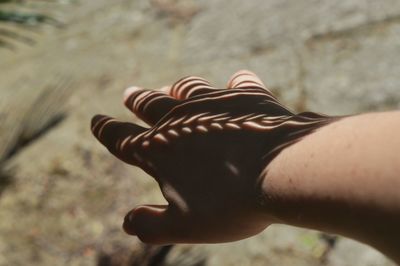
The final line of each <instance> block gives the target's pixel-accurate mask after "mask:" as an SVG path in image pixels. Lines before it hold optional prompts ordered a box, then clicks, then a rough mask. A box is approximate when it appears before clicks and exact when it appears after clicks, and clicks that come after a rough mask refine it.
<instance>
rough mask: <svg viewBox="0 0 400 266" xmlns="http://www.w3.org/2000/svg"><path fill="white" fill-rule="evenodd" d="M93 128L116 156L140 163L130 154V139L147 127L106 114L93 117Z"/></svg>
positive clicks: (125, 160)
mask: <svg viewBox="0 0 400 266" xmlns="http://www.w3.org/2000/svg"><path fill="white" fill-rule="evenodd" d="M91 130H92V133H93V135H94V136H95V137H96V138H97V139H98V140H99V141H100V142H101V143H102V144H103V145H104V146H105V147H106V148H107V149H108V150H109V151H110V152H111V153H112V154H113V155H115V156H116V157H118V158H119V159H121V160H123V161H124V162H127V163H130V164H136V165H137V164H138V163H137V162H136V161H135V158H134V156H132V154H130V147H129V146H132V144H131V143H130V140H132V139H133V138H135V137H136V136H138V135H139V134H141V133H144V132H145V131H146V130H147V129H146V128H143V127H141V126H138V125H135V124H132V123H125V122H120V121H117V120H116V119H114V118H112V117H108V116H104V115H96V116H94V117H93V118H92V123H91Z"/></svg>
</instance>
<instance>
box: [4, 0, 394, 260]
mask: <svg viewBox="0 0 400 266" xmlns="http://www.w3.org/2000/svg"><path fill="white" fill-rule="evenodd" d="M69 2H71V3H69ZM36 8H38V9H39V8H43V10H45V11H46V12H53V13H54V14H55V16H56V17H57V18H58V19H59V20H60V21H62V22H63V23H64V24H65V27H62V28H57V29H55V28H53V27H51V26H45V27H42V28H41V29H40V32H41V33H32V32H28V33H26V34H29V35H30V36H31V35H32V38H35V40H36V45H35V46H33V47H29V46H27V45H24V44H19V43H17V44H16V47H17V50H16V51H14V52H13V51H9V50H7V49H1V48H0V58H1V61H0V73H1V74H0V75H1V83H0V121H1V123H0V161H1V159H4V158H5V155H6V154H8V152H9V151H10V150H12V149H13V148H15V146H16V144H18V143H21V139H23V140H24V139H29V138H31V137H32V136H35V135H36V133H37V132H38V131H40V130H41V129H42V128H46V127H47V126H48V125H53V124H52V121H54V119H55V118H57V116H58V115H64V117H65V118H64V119H62V120H60V122H59V123H56V124H54V126H52V127H48V128H49V130H48V131H47V132H46V134H42V135H41V137H40V138H37V139H35V141H32V142H31V143H30V144H29V145H27V146H24V147H23V149H22V148H21V149H20V151H19V152H18V153H15V154H14V156H13V157H11V158H9V159H8V160H7V161H5V163H3V166H2V167H3V172H5V173H7V174H8V175H11V176H12V178H11V180H12V181H11V182H10V184H9V185H8V186H7V187H6V188H2V189H0V193H1V194H0V217H1V219H0V265H27V264H31V265H94V264H95V265H96V264H97V265H122V263H128V262H126V261H129V258H128V259H126V260H122V261H125V262H121V263H120V264H118V263H117V262H114V263H117V264H111V262H112V261H113V260H112V259H109V257H110V256H112V254H122V255H120V257H121V258H123V257H124V256H125V255H126V254H128V255H126V256H127V257H129V256H136V257H140V258H142V257H141V256H144V255H143V254H144V253H146V252H148V250H149V247H147V246H144V245H141V244H139V242H138V241H137V240H136V239H135V238H131V237H127V236H126V235H125V234H124V233H123V232H122V230H121V229H120V225H121V222H122V217H123V216H124V214H125V213H126V211H128V210H129V209H130V208H132V207H133V206H135V205H136V204H139V203H149V202H151V203H156V202H163V199H162V197H161V195H160V193H159V192H158V187H157V185H156V184H155V182H154V181H153V180H152V179H151V178H148V176H146V174H145V173H143V172H142V171H141V170H138V169H135V168H132V167H129V166H127V165H125V164H123V163H121V162H119V161H117V160H116V159H115V158H114V157H112V156H111V155H110V154H109V153H108V152H107V151H106V150H105V149H104V148H102V147H101V146H100V145H99V144H98V143H97V142H96V141H95V139H94V138H93V137H92V136H91V134H90V130H89V121H90V118H91V116H92V115H93V114H96V113H105V114H110V115H113V116H116V117H118V118H120V119H123V120H131V121H132V120H134V119H135V118H132V117H131V115H130V114H129V112H128V111H126V110H125V109H124V108H123V106H122V104H121V95H122V91H123V89H124V88H126V87H127V86H129V85H141V86H144V87H148V88H158V87H161V86H163V85H165V84H168V83H171V82H173V81H175V80H176V79H178V78H180V77H182V76H184V75H189V74H194V75H200V76H203V77H205V78H207V79H209V80H211V81H213V82H214V84H216V85H218V86H224V84H225V82H226V79H227V78H228V77H229V75H231V74H232V73H233V72H235V71H236V70H238V69H243V68H248V69H251V70H253V71H254V72H256V73H258V74H259V75H260V77H261V78H262V79H263V80H264V81H265V82H266V83H267V85H269V87H270V88H271V89H272V90H273V91H274V92H275V93H276V94H277V95H279V97H280V99H281V100H282V101H283V102H284V103H286V104H288V105H289V106H290V107H292V108H293V109H294V110H297V111H302V110H306V109H309V110H313V111H318V112H324V113H327V114H332V115H333V114H351V113H358V112H366V111H375V110H385V109H394V108H399V107H400V89H399V87H400V86H399V85H400V79H399V75H398V73H400V65H399V64H398V62H399V61H400V38H399V36H400V2H399V1H397V0H382V1H375V0H349V1H341V2H337V1H327V0H326V1H319V0H299V1H289V0H268V1H262V0H257V1H239V0H232V1H222V0H219V1H211V0H202V1H173V0H153V1H128V0H115V1H107V0H98V1H80V2H76V3H74V2H73V1H65V5H61V6H57V8H55V7H50V6H48V4H42V6H39V7H36ZM0 27H2V25H0ZM7 27H10V26H8V25H7ZM18 30H20V29H18ZM54 92H56V93H54ZM17 146H18V145H17ZM4 175H5V174H4ZM0 178H2V176H0ZM3 179H4V178H3ZM2 183H3V182H2ZM0 186H1V185H0ZM152 252H156V253H157V252H158V253H159V251H158V250H155V251H152ZM158 253H157V254H158ZM124 254H125V255H124ZM132 254H134V255H132ZM135 254H136V255H135ZM141 254H142V255H141ZM143 258H144V257H143ZM163 260H164V264H165V265H335V266H337V265H338V266H344V265H352V266H355V265H360V266H361V265H371V266H372V265H379V266H380V265H393V264H392V263H391V262H390V261H388V260H387V259H386V258H385V257H384V256H382V255H381V254H380V253H378V252H376V251H374V250H373V249H371V248H369V247H367V246H364V245H361V244H359V243H356V242H354V241H351V240H347V239H344V238H339V240H338V241H337V243H336V245H335V246H334V247H333V248H329V245H328V244H327V242H326V241H324V240H323V238H321V237H320V235H319V233H317V232H314V231H309V230H304V229H297V228H292V227H287V226H280V225H274V226H271V227H270V228H268V230H266V231H265V232H264V233H262V234H260V235H258V236H255V237H253V238H250V239H247V240H243V241H239V242H236V243H230V244H223V245H196V246H191V245H177V246H174V247H173V248H172V249H171V250H170V251H169V252H168V254H167V256H166V257H165V258H164V259H163ZM131 262H132V261H131ZM102 263H103V264H102ZM107 263H108V264H107ZM135 263H139V262H137V260H136V262H135ZM123 265H128V264H123ZM131 265H136V264H131ZM137 265H142V264H137Z"/></svg>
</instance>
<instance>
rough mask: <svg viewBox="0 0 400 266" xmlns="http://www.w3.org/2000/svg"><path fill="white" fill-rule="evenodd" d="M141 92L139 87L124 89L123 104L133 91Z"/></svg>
mask: <svg viewBox="0 0 400 266" xmlns="http://www.w3.org/2000/svg"><path fill="white" fill-rule="evenodd" d="M138 90H141V88H139V87H135V86H132V87H129V88H127V89H125V91H124V102H126V100H127V99H128V98H129V96H131V94H132V93H134V92H135V91H138Z"/></svg>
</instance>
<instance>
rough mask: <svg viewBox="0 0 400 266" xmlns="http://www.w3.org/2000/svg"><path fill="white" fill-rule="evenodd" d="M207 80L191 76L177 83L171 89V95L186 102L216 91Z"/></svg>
mask: <svg viewBox="0 0 400 266" xmlns="http://www.w3.org/2000/svg"><path fill="white" fill-rule="evenodd" d="M216 90H217V89H216V88H214V87H212V86H211V84H210V82H208V81H207V80H205V79H203V78H200V77H195V76H189V77H185V78H183V79H180V80H178V81H177V82H175V84H174V85H172V86H171V88H170V89H169V94H170V95H171V96H172V97H174V98H176V99H179V100H185V99H188V98H190V97H194V96H197V95H201V94H204V93H208V92H213V91H216Z"/></svg>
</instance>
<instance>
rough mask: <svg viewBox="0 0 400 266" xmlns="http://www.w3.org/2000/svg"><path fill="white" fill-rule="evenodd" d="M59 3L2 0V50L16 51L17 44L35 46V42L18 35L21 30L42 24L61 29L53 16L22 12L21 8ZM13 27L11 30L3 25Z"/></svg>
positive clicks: (0, 37) (0, 8) (32, 0)
mask: <svg viewBox="0 0 400 266" xmlns="http://www.w3.org/2000/svg"><path fill="white" fill-rule="evenodd" d="M40 2H42V3H49V2H50V3H57V2H59V1H51V0H47V1H46V0H42V1H41V0H0V48H1V47H2V48H7V49H9V50H15V42H20V43H25V44H27V45H34V44H35V41H34V40H33V39H32V38H30V37H26V36H25V35H24V34H21V33H18V32H19V30H20V28H21V27H22V28H24V29H32V27H37V26H39V25H41V24H48V25H52V26H55V27H60V26H61V25H62V24H61V23H60V22H58V21H57V20H56V19H54V18H53V17H51V16H48V15H46V14H43V12H41V11H40V10H39V11H29V12H27V11H20V9H21V7H24V8H26V7H27V6H28V4H35V5H37V4H38V3H40ZM5 24H8V25H13V26H14V27H12V28H11V29H10V27H8V28H4V27H2V26H3V25H5Z"/></svg>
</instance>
